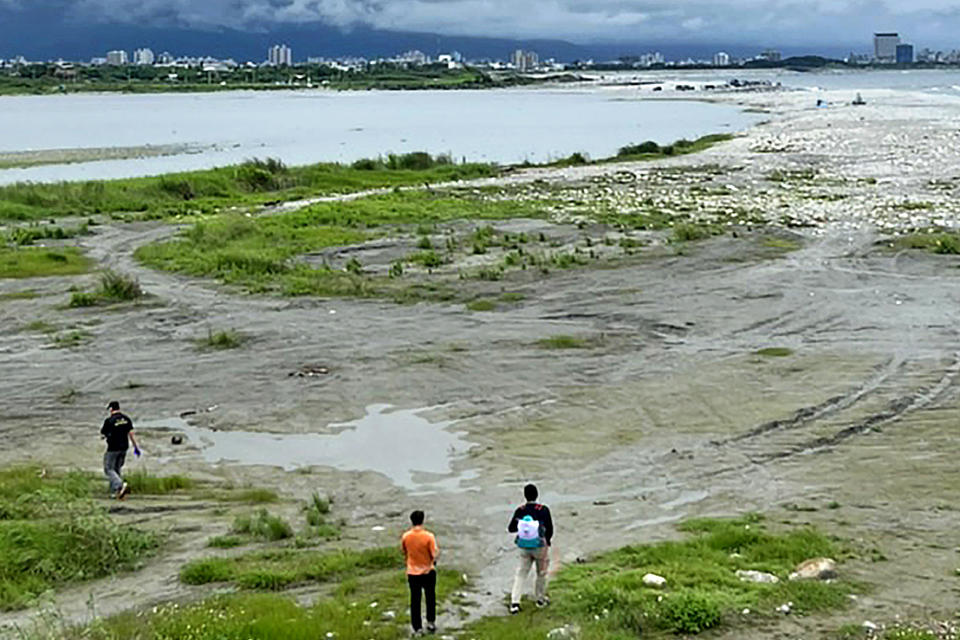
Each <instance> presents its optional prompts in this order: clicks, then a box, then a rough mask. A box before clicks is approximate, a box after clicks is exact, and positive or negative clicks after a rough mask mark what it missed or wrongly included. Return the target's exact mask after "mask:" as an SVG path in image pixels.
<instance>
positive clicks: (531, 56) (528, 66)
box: [510, 49, 540, 71]
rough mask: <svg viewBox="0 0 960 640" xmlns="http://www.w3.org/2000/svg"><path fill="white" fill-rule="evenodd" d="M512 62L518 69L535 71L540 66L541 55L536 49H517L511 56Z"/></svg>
mask: <svg viewBox="0 0 960 640" xmlns="http://www.w3.org/2000/svg"><path fill="white" fill-rule="evenodd" d="M510 62H511V63H513V66H514V67H515V68H516V69H517V71H533V70H534V69H536V68H537V67H539V66H540V56H539V55H537V52H536V51H524V50H523V49H517V50H516V51H514V52H513V55H511V56H510Z"/></svg>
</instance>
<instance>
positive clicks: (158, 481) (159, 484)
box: [123, 471, 196, 495]
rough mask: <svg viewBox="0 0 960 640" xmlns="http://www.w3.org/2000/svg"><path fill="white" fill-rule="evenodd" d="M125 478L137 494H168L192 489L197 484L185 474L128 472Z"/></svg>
mask: <svg viewBox="0 0 960 640" xmlns="http://www.w3.org/2000/svg"><path fill="white" fill-rule="evenodd" d="M123 479H124V480H125V481H126V482H127V484H129V485H130V490H131V491H132V492H133V493H134V494H136V495H166V494H168V493H174V492H176V491H184V490H186V489H192V488H193V487H194V486H195V485H196V483H195V482H194V481H193V480H192V479H191V478H187V477H185V476H181V475H172V476H152V475H150V474H148V473H146V472H144V471H133V472H130V473H126V474H124V476H123Z"/></svg>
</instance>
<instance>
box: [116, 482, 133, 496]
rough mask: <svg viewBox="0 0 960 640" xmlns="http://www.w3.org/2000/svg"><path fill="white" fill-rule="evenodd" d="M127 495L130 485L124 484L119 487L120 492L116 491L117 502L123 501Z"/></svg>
mask: <svg viewBox="0 0 960 640" xmlns="http://www.w3.org/2000/svg"><path fill="white" fill-rule="evenodd" d="M128 495H130V485H128V484H127V483H126V482H124V483H123V486H122V487H120V491H117V500H123V499H124V498H126V497H127V496H128Z"/></svg>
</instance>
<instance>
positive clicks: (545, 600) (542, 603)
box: [537, 598, 550, 609]
mask: <svg viewBox="0 0 960 640" xmlns="http://www.w3.org/2000/svg"><path fill="white" fill-rule="evenodd" d="M549 604H550V598H540V599H539V600H537V609H543V608H544V607H546V606H548V605H549Z"/></svg>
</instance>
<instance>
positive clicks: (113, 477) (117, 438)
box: [100, 400, 140, 500]
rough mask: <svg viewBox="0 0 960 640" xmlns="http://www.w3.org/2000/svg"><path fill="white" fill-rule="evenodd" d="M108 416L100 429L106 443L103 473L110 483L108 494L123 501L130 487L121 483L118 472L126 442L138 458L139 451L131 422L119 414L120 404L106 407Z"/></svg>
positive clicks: (114, 403) (116, 403)
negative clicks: (130, 445)
mask: <svg viewBox="0 0 960 640" xmlns="http://www.w3.org/2000/svg"><path fill="white" fill-rule="evenodd" d="M107 410H108V411H109V412H110V415H109V416H107V419H106V420H104V421H103V426H102V427H100V437H101V438H103V439H104V440H106V441H107V452H106V453H105V454H103V473H104V475H106V476H107V480H108V481H109V482H110V493H111V494H113V496H114V497H115V498H117V499H118V500H123V499H124V498H126V497H127V494H129V493H130V485H128V484H127V483H126V482H124V481H123V477H122V476H121V475H120V470H121V469H123V463H124V462H125V461H126V459H127V449H128V448H129V445H128V444H127V440H130V443H131V444H133V453H134V454H135V455H136V456H137V457H138V458H139V457H140V449H139V448H138V447H137V441H136V440H135V439H134V437H133V420H131V419H130V418H128V417H127V416H126V415H124V414H122V413H120V403H119V402H117V401H116V400H114V401H112V402H111V403H110V404H108V405H107Z"/></svg>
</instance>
